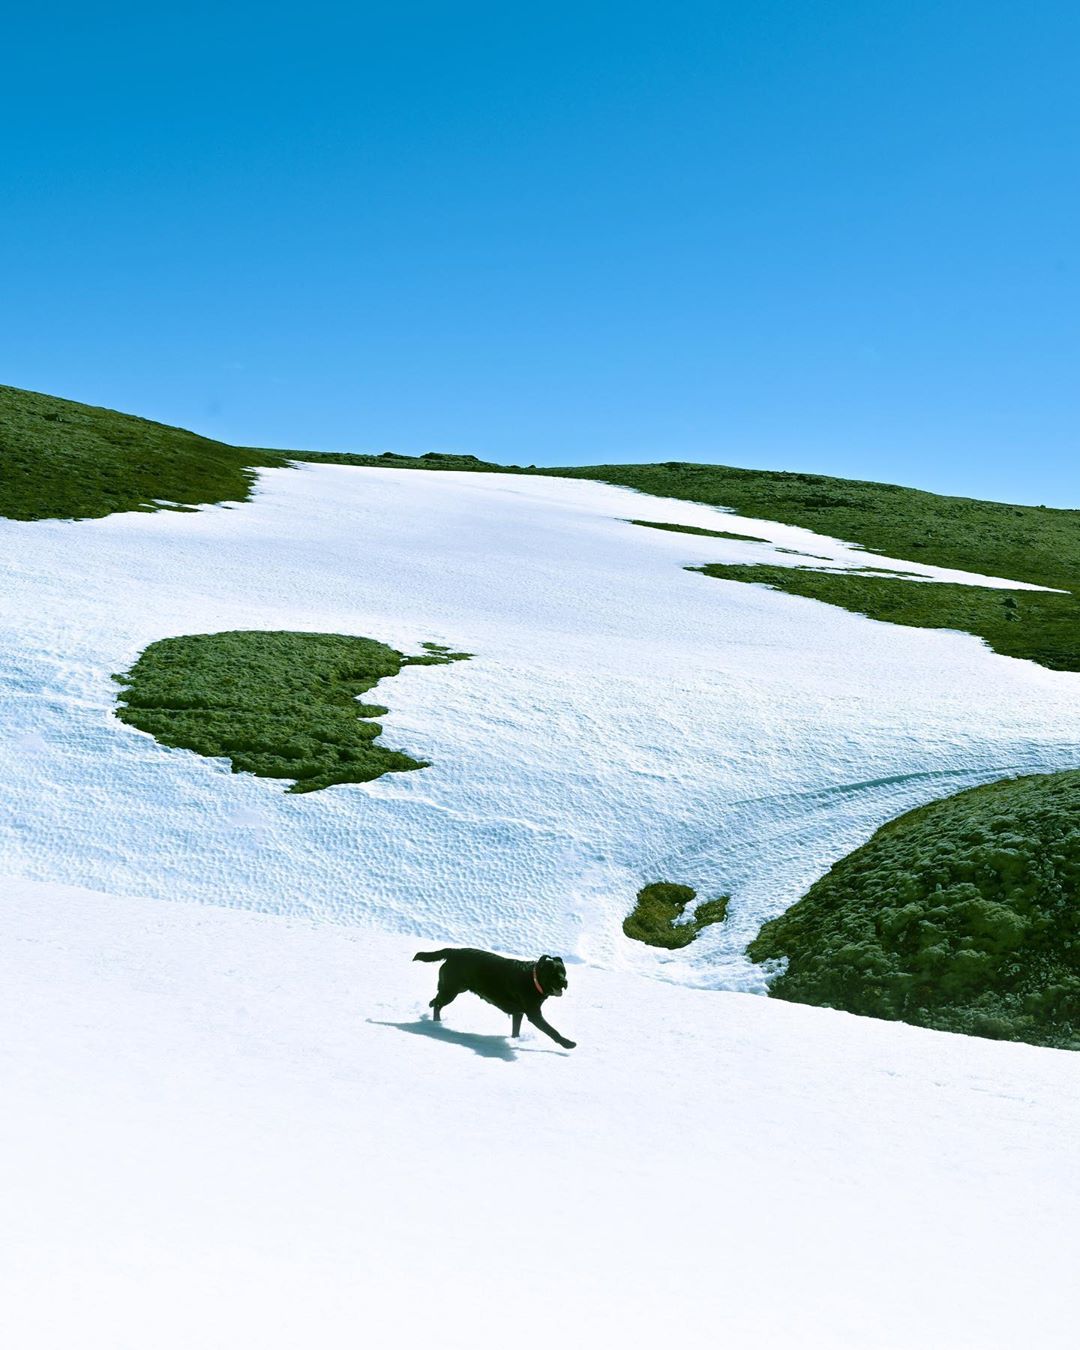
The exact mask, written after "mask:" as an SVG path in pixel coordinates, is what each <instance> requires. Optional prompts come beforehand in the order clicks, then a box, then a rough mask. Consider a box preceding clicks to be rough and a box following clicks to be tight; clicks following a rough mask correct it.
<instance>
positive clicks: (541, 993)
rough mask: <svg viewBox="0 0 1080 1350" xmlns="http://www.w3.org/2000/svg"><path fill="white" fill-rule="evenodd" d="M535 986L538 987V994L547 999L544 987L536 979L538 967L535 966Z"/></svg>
mask: <svg viewBox="0 0 1080 1350" xmlns="http://www.w3.org/2000/svg"><path fill="white" fill-rule="evenodd" d="M533 984H535V985H536V992H537V993H538V994H539V995H540V996H541V998H547V995H546V994H545V993H544V986H543V985H542V984H541V983H540V981H539V980H538V979H537V978H536V967H535V966H533Z"/></svg>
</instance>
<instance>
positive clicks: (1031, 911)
mask: <svg viewBox="0 0 1080 1350" xmlns="http://www.w3.org/2000/svg"><path fill="white" fill-rule="evenodd" d="M1078 891H1080V771H1075V772H1070V773H1057V774H1045V775H1037V776H1033V777H1030V778H1015V779H1006V780H1005V781H1003V782H1000V783H991V784H989V785H988V786H986V787H978V788H972V789H969V790H968V791H966V792H961V793H958V794H956V795H955V796H953V797H946V798H944V799H943V800H941V801H937V802H931V803H930V804H929V805H928V806H922V807H919V808H918V809H917V810H915V811H909V812H908V813H907V814H906V815H903V816H899V817H898V818H897V819H896V820H893V821H890V822H889V823H888V824H887V825H884V826H883V827H882V828H881V829H880V830H878V832H877V833H876V834H875V835H874V836H873V838H872V839H871V840H870V841H869V843H867V844H865V845H864V846H863V847H862V848H860V849H858V850H856V852H854V853H852V854H850V855H849V856H848V857H846V858H844V859H842V860H841V861H840V862H838V863H837V864H836V865H835V867H833V868H832V869H831V870H830V871H829V872H828V873H827V874H826V875H825V876H824V877H822V878H821V880H820V881H818V882H817V883H816V884H815V885H814V886H812V887H811V889H810V890H809V892H808V893H807V894H806V895H805V896H804V897H803V899H802V900H800V901H799V902H798V904H796V905H794V906H793V907H792V908H791V909H789V910H787V911H786V912H785V913H784V914H781V915H780V917H779V918H776V919H773V920H772V921H771V922H769V923H767V924H765V926H764V927H763V928H762V930H761V932H760V934H759V935H758V937H757V938H756V939H755V940H754V942H752V943H751V944H750V947H749V949H748V951H749V955H750V956H751V958H752V959H753V960H755V961H766V960H771V959H775V958H777V957H787V959H788V966H787V970H786V973H784V974H783V975H780V976H779V977H777V978H776V979H775V980H774V981H773V983H772V985H771V987H770V990H769V992H770V994H771V995H772V996H774V997H776V998H785V999H790V1000H792V1001H793V1002H796V1003H814V1004H819V1005H824V1006H827V1007H830V1008H843V1009H846V1010H847V1011H848V1012H854V1013H863V1014H866V1015H868V1016H871V1017H883V1018H888V1019H892V1020H897V1021H903V1022H912V1023H915V1024H917V1025H919V1026H928V1027H938V1028H941V1029H942V1030H945V1031H961V1032H967V1033H970V1034H974V1035H979V1036H991V1037H996V1038H999V1039H1005V1040H1021V1041H1030V1042H1032V1043H1033V1044H1036V1045H1055V1046H1062V1047H1065V1048H1069V1049H1080V905H1078V904H1077V899H1076V897H1077V894H1078Z"/></svg>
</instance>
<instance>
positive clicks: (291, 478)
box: [0, 465, 1080, 989]
mask: <svg viewBox="0 0 1080 1350" xmlns="http://www.w3.org/2000/svg"><path fill="white" fill-rule="evenodd" d="M628 517H637V518H644V519H652V520H657V521H666V522H676V523H682V524H690V525H696V526H703V527H705V528H714V529H724V528H727V529H740V528H745V529H746V531H747V532H748V533H751V534H757V535H763V536H767V537H768V538H769V539H770V540H772V541H774V542H775V544H776V545H778V546H780V547H783V548H795V549H802V550H804V551H806V552H809V553H814V554H827V555H828V556H830V557H831V558H833V559H835V560H836V561H837V562H840V563H843V564H845V565H848V566H851V565H861V566H865V565H866V564H867V563H868V562H870V561H873V562H874V563H875V565H879V563H878V560H877V559H876V558H875V559H871V558H869V557H868V555H867V554H865V553H860V552H858V551H855V550H850V549H845V548H843V547H842V546H840V545H837V544H835V543H831V542H830V541H823V540H822V539H821V538H820V537H819V536H816V535H813V534H810V533H808V532H806V531H802V530H797V529H794V528H789V527H785V526H780V525H776V524H772V523H769V522H764V521H751V520H746V521H745V524H744V523H743V518H738V519H736V518H733V517H731V516H727V515H724V514H723V513H721V512H719V511H715V510H712V509H710V508H708V507H702V506H693V505H689V504H687V503H680V502H672V501H664V500H660V499H657V498H652V497H646V496H641V495H638V494H635V493H632V492H629V491H626V490H624V489H618V488H611V487H606V486H603V485H600V484H594V483H586V482H578V481H572V480H560V479H531V478H520V477H514V476H508V475H483V474H452V473H417V472H408V471H403V470H392V469H349V468H345V467H337V466H329V465H328V466H321V465H320V466H304V467H301V468H297V469H281V470H271V471H266V472H263V473H262V474H261V475H260V478H259V487H258V489H257V492H256V495H255V497H254V499H253V500H252V501H251V502H249V503H247V504H244V505H238V506H236V507H233V508H224V507H218V508H208V509H205V510H202V511H200V512H198V513H194V514H174V513H167V512H165V513H160V514H145V515H143V514H125V515H119V516H113V517H110V518H108V519H105V520H97V521H83V522H77V523H66V522H40V523H32V524H26V523H16V522H11V521H0V571H2V572H3V574H4V575H6V576H7V577H8V578H9V582H8V585H7V587H6V589H5V591H4V594H3V595H2V597H0V626H2V631H0V725H2V727H3V737H4V739H3V743H2V748H0V872H7V873H10V874H17V875H20V876H24V877H27V878H32V879H38V880H43V881H56V882H64V883H67V884H76V885H82V886H87V887H92V888H96V889H98V890H104V891H110V892H112V893H114V894H121V895H123V894H128V895H139V896H149V897H158V898H161V899H162V900H183V901H199V902H204V903H212V904H218V905H228V906H234V907H243V908H252V909H261V910H267V911H275V912H282V913H288V914H294V915H296V914H299V915H311V916H316V917H323V918H330V919H333V920H335V921H337V922H340V923H344V924H362V925H365V926H377V927H381V928H384V929H390V930H397V931H399V932H409V933H414V934H422V935H423V936H424V937H426V938H431V939H438V940H439V941H454V942H461V943H476V944H479V945H483V946H485V947H492V948H500V949H503V950H512V951H521V952H526V953H528V952H538V951H540V950H552V951H560V952H562V953H563V954H564V955H566V956H568V957H571V958H574V957H577V958H581V959H583V960H586V961H589V962H591V963H593V964H597V965H602V966H608V967H618V966H623V965H626V964H632V965H634V966H635V967H636V968H639V969H641V970H643V971H652V972H660V973H663V974H665V975H666V976H668V977H670V978H673V979H677V980H680V981H685V982H694V983H702V984H707V985H712V986H718V987H725V988H729V989H761V988H762V987H763V986H762V977H761V974H760V971H759V970H758V969H757V968H756V967H753V966H750V965H749V964H748V963H747V961H746V959H745V957H744V956H743V955H742V949H743V947H744V946H745V944H746V942H747V941H748V939H749V938H751V937H752V936H753V935H754V933H755V932H756V931H757V929H758V927H759V926H760V924H761V922H762V921H763V920H764V919H766V918H768V917H770V916H772V915H774V914H777V913H779V912H780V911H781V910H783V909H784V908H786V907H787V906H788V905H790V904H791V903H792V902H793V901H794V900H795V899H797V898H798V897H799V895H800V894H802V893H803V892H804V891H805V889H806V887H807V886H808V885H809V884H810V883H811V882H812V881H813V880H814V879H815V878H816V877H818V876H820V875H821V874H822V873H823V872H824V871H825V870H826V869H827V868H828V867H829V866H830V865H831V864H832V863H833V862H835V861H836V860H837V859H838V858H840V857H842V856H843V855H844V854H846V853H847V852H849V851H850V850H851V849H852V848H854V847H856V846H857V845H859V844H860V843H862V842H863V841H865V839H866V838H867V837H868V836H869V835H870V834H871V833H872V832H873V830H874V829H875V828H876V827H877V826H878V825H880V824H881V823H882V822H884V821H885V820H887V819H889V818H891V817H893V816H895V815H897V814H899V813H900V812H902V811H904V810H907V809H909V808H910V807H912V806H915V805H918V804H919V803H921V802H925V801H928V800H930V799H932V798H935V797H940V796H943V795H946V794H948V793H951V792H955V791H958V790H959V789H961V788H964V787H968V786H972V785H974V784H976V783H980V782H984V781H987V780H990V779H995V778H1000V777H1002V776H1005V775H1008V774H1014V773H1032V772H1039V771H1045V770H1050V769H1058V768H1070V767H1076V766H1078V765H1080V699H1078V697H1077V694H1078V692H1080V676H1077V675H1072V674H1060V673H1053V672H1050V671H1047V670H1043V669H1041V668H1040V667H1038V666H1035V665H1033V664H1031V663H1028V662H1021V661H1015V660H1011V659H1008V658H1004V657H1001V656H997V655H994V654H993V653H992V652H990V651H989V650H988V649H987V648H986V647H985V646H984V645H983V644H982V643H981V642H980V641H979V640H978V639H976V638H974V637H970V636H965V635H961V634H954V633H949V632H941V631H938V632H933V631H922V630H917V629H911V628H901V627H895V626H891V625H886V624H880V623H872V622H870V621H869V620H866V619H864V618H862V617H860V616H857V615H853V614H848V613H846V612H844V611H843V610H840V609H837V608H832V607H829V606H826V605H824V604H820V603H817V602H815V601H811V600H805V599H802V598H799V597H794V596H786V595H783V594H779V593H776V592H772V591H768V590H766V589H764V588H761V587H757V586H747V585H744V584H740V583H734V582H724V581H718V580H715V579H711V578H707V577H703V576H701V575H699V574H696V573H691V572H687V571H685V570H684V568H685V566H686V565H691V564H693V565H696V564H701V563H705V562H738V561H747V562H749V561H762V562H775V563H781V564H787V565H792V564H797V563H798V562H799V561H800V560H799V559H798V558H796V557H793V556H792V555H791V554H785V553H780V554H777V553H775V552H774V551H773V548H772V547H771V545H762V544H754V543H736V542H731V541H728V540H722V539H708V538H701V537H694V536H692V535H678V534H672V533H668V532H664V531H658V530H650V529H645V528H642V527H640V526H635V525H632V524H629V523H627V518H628ZM811 565H814V564H811ZM895 566H896V567H897V568H900V569H906V568H909V567H910V564H908V563H896V564H895ZM919 570H921V571H923V572H924V573H926V574H927V575H936V576H940V577H947V578H949V579H965V578H963V576H962V574H956V573H945V572H935V571H934V569H928V568H923V569H919ZM966 579H969V580H970V579H971V578H966ZM1007 584H1013V583H1007ZM237 628H262V629H275V628H282V629H309V630H312V631H324V632H340V633H353V634H358V635H361V636H365V637H372V638H376V639H378V640H380V641H382V642H387V643H389V644H391V645H392V646H396V647H398V648H400V649H401V650H403V651H406V652H413V651H418V650H419V644H420V643H421V642H422V641H434V642H442V643H446V644H448V645H450V646H451V647H453V648H454V649H456V650H462V649H463V650H465V651H468V652H471V653H473V659H472V660H471V661H469V662H467V663H458V664H454V665H450V666H445V667H422V666H419V667H409V668H406V669H405V670H403V671H402V673H401V674H400V675H398V676H396V677H395V678H393V679H390V680H386V681H384V682H383V683H382V684H381V685H380V686H379V687H378V690H377V692H376V693H373V694H371V695H369V696H368V697H369V698H374V699H377V700H378V701H379V702H381V703H384V704H386V705H387V706H388V707H389V709H390V713H389V715H388V716H387V717H386V718H384V719H383V726H384V731H383V742H384V743H385V744H387V745H389V746H391V747H394V748H401V749H403V750H405V751H407V752H408V753H409V754H412V755H414V756H417V757H420V758H424V759H430V760H431V761H432V766H431V767H430V768H427V769H423V770H420V771H418V772H414V773H407V774H394V775H390V776H387V777H384V778H382V779H380V780H378V781H377V782H374V783H370V784H365V785H348V786H338V787H334V788H331V789H329V790H326V791H322V792H317V793H312V794H307V795H301V796H295V795H287V794H286V793H285V791H284V787H285V784H283V783H281V782H279V781H275V780H268V779H257V778H253V777H250V776H248V775H238V774H232V773H231V772H230V771H229V765H228V763H227V762H225V761H212V760H205V759H201V758H200V757H198V756H196V755H194V754H191V753H188V752H186V751H179V750H167V749H164V748H162V747H161V746H159V745H158V744H157V743H156V742H155V741H153V740H152V739H151V738H150V737H148V736H146V735H143V734H142V733H140V732H138V731H136V730H134V729H132V728H129V727H126V726H124V725H122V724H121V723H119V722H118V721H117V720H116V719H115V717H114V716H113V713H112V709H113V707H114V702H115V696H116V692H117V689H116V686H115V685H114V684H113V683H112V681H111V679H110V675H111V674H112V673H113V672H118V671H123V670H125V669H127V668H128V667H129V666H130V665H131V664H132V662H133V661H134V660H135V658H136V656H137V655H138V653H139V652H140V651H141V650H142V649H143V648H144V647H145V646H146V645H147V644H148V643H150V642H153V641H155V640H157V639H159V638H163V637H170V636H175V635H178V634H184V633H199V632H214V631H219V630H223V629H237ZM659 879H665V880H670V881H677V882H683V883H687V884H689V885H692V886H695V887H697V888H698V890H699V891H700V892H701V893H702V895H703V896H710V895H715V894H719V893H720V892H725V891H726V892H730V893H731V895H732V897H733V903H732V906H731V919H730V921H729V922H728V923H727V924H725V925H724V926H723V927H722V928H715V929H713V930H711V931H710V932H709V933H707V934H706V935H705V936H703V937H702V938H701V939H700V940H699V941H698V942H696V943H695V944H694V945H693V946H692V947H691V948H689V949H687V950H686V951H684V952H682V953H680V954H678V955H677V956H666V955H660V954H658V953H655V952H653V951H651V950H650V951H645V950H643V949H640V948H636V947H635V946H634V944H631V943H629V942H628V941H627V940H626V939H624V938H623V936H622V934H621V931H620V924H621V920H622V918H623V917H624V915H625V914H626V913H627V911H628V910H629V908H630V907H631V906H632V903H633V898H634V894H635V892H636V891H637V889H638V888H639V887H640V886H641V885H643V884H644V883H646V882H648V881H655V880H659Z"/></svg>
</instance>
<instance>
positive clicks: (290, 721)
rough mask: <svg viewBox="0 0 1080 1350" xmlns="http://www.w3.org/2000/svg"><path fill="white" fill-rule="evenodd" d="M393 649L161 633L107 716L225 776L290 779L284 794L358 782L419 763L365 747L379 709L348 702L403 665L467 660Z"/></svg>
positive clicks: (292, 638)
mask: <svg viewBox="0 0 1080 1350" xmlns="http://www.w3.org/2000/svg"><path fill="white" fill-rule="evenodd" d="M423 645H424V648H425V649H426V652H427V654H426V655H425V656H403V655H402V654H401V653H400V652H397V651H395V650H394V649H393V648H392V647H388V646H386V645H385V644H384V643H382V642H375V641H374V640H373V639H371V638H360V637H345V636H342V635H341V634H338V633H281V632H226V633H199V634H194V635H192V636H190V637H177V638H165V639H164V640H163V641H161V642H155V643H152V644H151V645H150V646H149V647H147V648H146V650H145V651H144V652H143V653H142V655H141V656H140V657H139V659H138V660H137V661H136V662H135V664H134V665H133V666H132V668H131V669H130V670H129V671H127V672H126V673H125V674H123V675H117V676H114V678H115V679H116V680H117V682H118V683H119V684H121V685H122V686H123V692H122V693H121V694H120V695H119V700H120V701H119V703H118V706H117V710H116V715H117V716H118V717H119V718H120V720H121V721H123V722H126V723H128V724H129V725H131V726H134V727H138V729H139V730H140V731H146V732H149V734H150V735H152V736H153V737H154V739H155V740H157V741H159V742H160V743H161V744H162V745H168V746H172V747H174V748H178V749H183V750H193V751H194V752H195V753H196V754H199V755H206V756H209V757H213V758H225V759H229V760H231V761H232V767H233V772H234V773H253V774H257V775H258V776H259V777H261V778H287V779H292V780H293V783H292V786H291V787H290V788H289V791H290V792H314V791H316V790H317V789H319V788H325V787H330V786H331V785H332V784H335V783H367V782H370V780H371V779H373V778H378V777H380V776H381V775H382V774H384V773H401V772H404V771H406V770H409V769H423V768H426V767H427V763H428V761H426V760H419V759H414V758H413V757H412V756H411V755H407V754H405V753H404V751H401V750H390V749H387V748H386V747H385V746H382V745H376V744H374V741H375V738H376V737H377V736H378V735H379V733H380V732H381V730H382V727H381V726H380V724H379V723H378V722H377V721H375V720H373V719H375V718H377V717H382V716H384V715H385V714H386V713H387V711H388V709H386V708H384V707H383V706H382V705H380V704H363V703H358V702H357V696H358V695H360V694H363V693H365V692H366V691H367V690H368V689H370V688H372V686H373V685H375V684H377V683H378V682H379V681H380V680H384V679H387V678H389V677H390V676H393V675H396V674H397V673H398V671H399V670H401V668H402V667H403V666H410V665H412V666H415V665H429V666H431V665H446V664H447V663H448V662H450V661H461V660H465V659H466V658H467V653H465V652H452V651H450V650H449V649H448V648H446V647H443V646H441V645H439V644H437V643H430V642H426V643H424V644H423Z"/></svg>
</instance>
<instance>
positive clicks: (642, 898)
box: [623, 881, 730, 950]
mask: <svg viewBox="0 0 1080 1350" xmlns="http://www.w3.org/2000/svg"><path fill="white" fill-rule="evenodd" d="M696 896H697V891H695V890H694V889H693V888H692V887H690V886H677V885H675V884H674V883H672V882H670V881H655V882H653V883H652V884H651V885H649V886H643V887H642V888H641V890H640V891H638V893H637V903H636V904H635V905H634V908H633V910H632V911H631V912H630V913H629V914H628V915H627V916H626V918H625V919H624V920H623V932H624V933H625V934H626V936H627V937H628V938H633V939H634V940H635V941H636V942H646V943H648V945H649V946H650V947H666V948H668V949H670V950H675V949H677V948H679V947H688V946H689V945H690V943H691V942H693V941H694V939H695V938H696V937H697V936H698V934H699V933H701V932H702V931H703V930H704V929H706V928H708V926H709V925H710V924H713V923H723V921H724V919H725V918H726V917H727V907H728V902H729V900H730V897H729V896H726V895H721V896H719V897H718V898H717V899H715V900H704V901H702V903H701V904H700V905H697V906H696V907H695V909H694V912H693V914H692V915H691V916H690V917H689V918H686V917H684V916H685V914H686V907H687V905H689V904H690V903H691V902H692V901H693V900H694V898H695V897H696Z"/></svg>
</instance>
